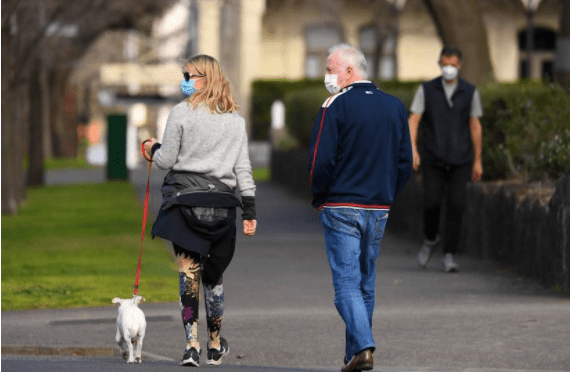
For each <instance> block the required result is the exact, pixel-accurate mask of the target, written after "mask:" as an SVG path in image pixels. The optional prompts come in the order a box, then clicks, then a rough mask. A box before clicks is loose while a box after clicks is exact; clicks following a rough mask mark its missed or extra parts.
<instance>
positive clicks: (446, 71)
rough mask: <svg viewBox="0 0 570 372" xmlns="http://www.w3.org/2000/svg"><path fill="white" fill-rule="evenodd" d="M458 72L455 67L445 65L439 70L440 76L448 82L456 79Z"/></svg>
mask: <svg viewBox="0 0 570 372" xmlns="http://www.w3.org/2000/svg"><path fill="white" fill-rule="evenodd" d="M458 73H459V70H458V69H457V67H455V66H451V65H447V66H443V67H442V68H441V75H442V76H443V79H444V80H447V81H450V80H454V79H455V78H456V77H457V74H458Z"/></svg>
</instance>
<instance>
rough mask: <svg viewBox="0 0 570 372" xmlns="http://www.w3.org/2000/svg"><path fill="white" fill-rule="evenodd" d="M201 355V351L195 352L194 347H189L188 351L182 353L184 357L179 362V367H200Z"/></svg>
mask: <svg viewBox="0 0 570 372" xmlns="http://www.w3.org/2000/svg"><path fill="white" fill-rule="evenodd" d="M201 354H202V350H196V348H195V347H191V348H190V349H186V351H185V352H184V356H183V357H182V360H181V361H180V365H181V366H187V367H200V355H201Z"/></svg>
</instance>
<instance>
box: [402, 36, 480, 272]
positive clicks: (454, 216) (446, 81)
mask: <svg viewBox="0 0 570 372" xmlns="http://www.w3.org/2000/svg"><path fill="white" fill-rule="evenodd" d="M439 65H440V67H441V72H442V75H441V76H439V77H437V78H435V79H433V80H431V81H428V82H425V83H423V84H421V85H420V87H419V88H418V90H417V92H416V95H415V97H414V101H413V102H412V106H411V108H410V111H411V114H410V117H409V119H408V123H409V126H410V135H411V139H412V151H413V157H414V163H413V166H414V170H415V171H417V170H419V167H420V153H419V151H418V149H417V145H416V143H417V137H418V128H419V127H420V121H421V127H422V150H421V166H422V177H423V189H424V235H425V239H424V243H423V245H422V247H421V249H420V252H419V254H418V264H419V265H420V267H426V265H427V263H428V261H429V259H430V257H431V254H432V253H433V250H434V247H435V246H436V245H437V244H438V243H439V241H440V238H439V234H438V232H439V215H440V210H441V205H442V201H443V198H444V196H446V197H447V216H446V225H445V234H444V237H443V247H444V248H443V253H444V258H443V267H444V270H445V271H446V272H456V271H457V270H458V266H457V264H456V263H455V261H454V254H455V253H456V252H457V248H458V244H459V233H460V231H461V220H462V217H463V210H464V206H465V186H466V184H467V182H468V181H469V179H471V180H473V181H474V182H477V181H479V180H480V179H481V175H482V174H483V166H482V163H481V148H482V137H483V130H482V128H481V123H480V121H479V118H480V117H481V116H482V109H481V99H480V97H479V92H478V90H477V89H476V88H475V86H473V85H471V84H469V83H467V82H466V81H464V80H463V79H461V78H459V77H458V72H459V69H460V68H461V51H460V50H459V48H457V47H444V48H443V50H442V51H441V54H440V59H439Z"/></svg>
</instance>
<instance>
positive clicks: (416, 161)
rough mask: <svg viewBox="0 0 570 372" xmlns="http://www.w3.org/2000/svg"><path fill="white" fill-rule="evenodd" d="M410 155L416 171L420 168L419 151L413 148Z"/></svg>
mask: <svg viewBox="0 0 570 372" xmlns="http://www.w3.org/2000/svg"><path fill="white" fill-rule="evenodd" d="M412 156H413V160H414V161H413V166H414V171H415V172H417V171H419V170H420V165H421V158H420V153H419V152H418V151H417V150H416V149H415V147H414V149H413V150H412Z"/></svg>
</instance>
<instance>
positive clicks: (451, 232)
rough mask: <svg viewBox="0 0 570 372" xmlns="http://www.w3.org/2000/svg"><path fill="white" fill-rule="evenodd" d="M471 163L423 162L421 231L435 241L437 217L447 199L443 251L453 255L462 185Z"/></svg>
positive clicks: (462, 199)
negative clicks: (440, 163) (422, 225)
mask: <svg viewBox="0 0 570 372" xmlns="http://www.w3.org/2000/svg"><path fill="white" fill-rule="evenodd" d="M471 168H472V167H471V164H464V165H442V166H440V165H434V164H422V170H423V171H422V174H423V189H424V234H425V237H426V239H428V240H432V241H433V240H435V239H436V237H437V235H438V232H439V217H440V214H441V207H442V204H443V200H444V198H446V205H447V207H446V216H445V217H446V218H445V229H444V237H443V247H444V248H443V252H444V253H452V254H455V253H456V252H457V248H458V245H459V234H460V232H461V223H462V219H463V212H464V210H465V186H466V185H467V182H469V179H470V177H471Z"/></svg>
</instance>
